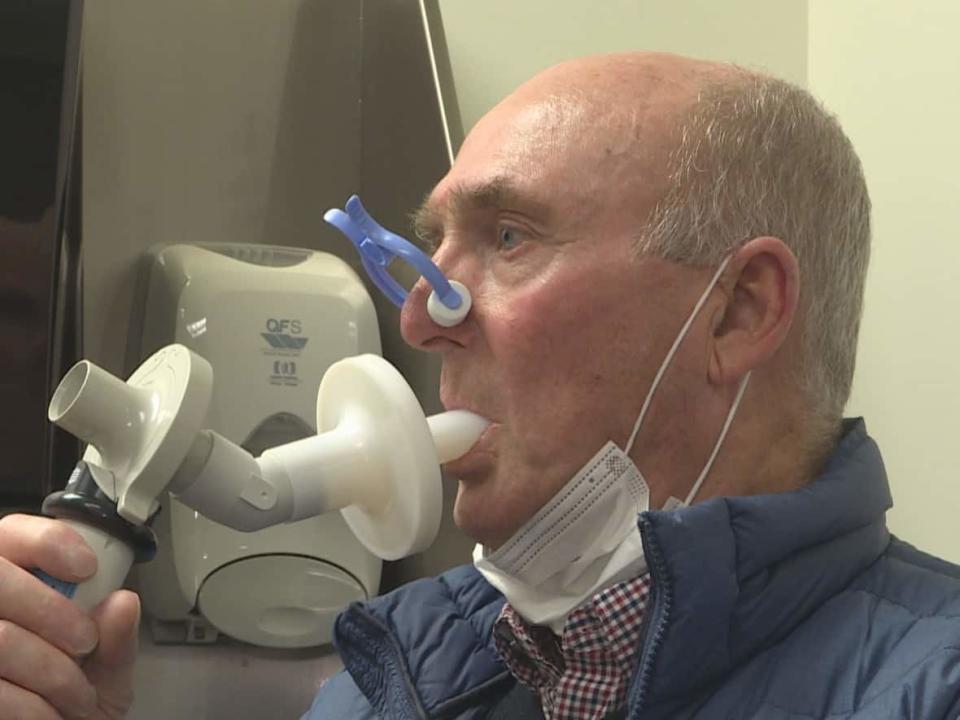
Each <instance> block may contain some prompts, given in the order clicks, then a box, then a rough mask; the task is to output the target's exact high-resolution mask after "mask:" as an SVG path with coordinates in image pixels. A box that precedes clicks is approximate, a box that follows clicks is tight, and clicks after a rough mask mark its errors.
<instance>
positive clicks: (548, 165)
mask: <svg viewBox="0 0 960 720" xmlns="http://www.w3.org/2000/svg"><path fill="white" fill-rule="evenodd" d="M602 125H603V123H598V122H596V118H594V117H591V114H590V113H589V112H586V111H585V110H583V109H582V108H580V107H578V106H576V105H573V104H564V103H562V102H558V101H556V100H555V99H549V98H548V99H544V100H542V101H539V102H524V101H520V100H518V101H515V102H509V101H508V103H507V104H505V105H502V106H500V107H499V108H497V109H496V110H494V111H493V112H492V113H491V114H490V115H488V116H487V117H486V118H485V119H484V120H482V121H481V122H480V124H478V126H477V127H476V128H475V130H474V131H473V132H472V133H471V135H470V137H469V138H468V139H467V141H466V142H465V144H464V146H463V148H462V149H461V151H460V153H459V155H458V157H457V161H456V163H455V165H454V167H453V168H452V169H451V171H450V173H449V174H448V175H447V176H446V177H445V178H444V179H443V180H442V181H441V182H440V183H439V184H438V185H437V187H436V188H435V189H434V191H433V193H432V194H431V195H430V198H429V199H428V201H427V203H426V204H425V206H424V209H423V210H422V211H421V213H420V221H421V225H423V226H424V230H425V231H426V233H427V234H428V235H431V236H433V239H434V240H435V242H437V243H438V248H437V250H436V253H435V255H434V261H435V262H436V263H437V264H438V265H439V266H440V267H441V269H442V270H443V271H444V272H445V273H446V274H447V276H448V277H450V278H452V279H456V280H459V281H460V282H462V283H464V284H465V285H466V286H467V287H468V288H469V289H470V291H471V293H472V295H473V309H472V311H471V313H470V315H469V316H468V317H467V319H466V320H465V321H464V322H463V323H462V324H461V325H459V326H457V327H454V328H442V327H440V326H438V325H435V324H434V323H433V322H432V321H431V320H430V319H429V317H428V316H427V314H426V311H425V300H426V294H427V291H428V290H429V288H428V287H426V286H425V285H424V283H423V281H421V283H420V284H418V285H417V287H416V288H415V289H414V291H413V292H411V294H410V298H409V299H408V301H407V304H406V305H405V306H404V309H403V313H402V330H403V334H404V337H405V338H406V340H407V341H408V342H409V343H411V344H412V345H414V346H415V347H419V348H422V349H424V350H429V351H435V352H439V353H441V354H442V360H443V363H442V373H441V381H440V397H441V400H442V401H443V404H444V406H445V407H447V409H454V408H467V409H469V410H472V411H474V412H476V413H478V414H480V415H483V416H485V417H487V418H489V419H490V420H491V421H492V424H491V425H490V427H489V428H488V430H487V431H486V432H485V434H484V435H483V436H482V437H481V439H480V441H479V442H478V444H477V445H476V446H475V448H474V449H473V450H472V451H471V452H470V453H468V454H467V455H466V456H464V457H463V458H461V459H459V460H457V461H455V462H453V463H451V464H449V465H448V466H447V470H448V471H449V472H450V473H451V474H453V475H454V476H455V477H457V478H458V479H459V480H460V483H459V488H458V494H457V499H456V504H455V508H454V519H455V521H456V523H457V525H458V526H459V527H460V528H461V529H463V530H464V531H465V532H466V533H467V534H468V535H470V536H472V537H473V538H475V539H477V540H479V541H480V542H482V543H484V544H486V545H488V546H490V547H497V546H499V545H500V544H502V543H503V542H504V541H505V540H507V539H508V538H509V537H510V536H511V535H512V534H513V533H514V532H516V530H517V529H518V528H519V527H520V526H521V525H522V524H523V523H524V522H526V521H527V520H528V519H529V518H530V517H531V516H532V515H533V514H535V513H536V512H537V510H538V509H539V508H540V507H541V506H542V505H543V504H544V503H545V502H546V501H547V500H548V499H549V498H550V497H552V496H553V495H554V494H555V493H556V492H557V490H558V489H559V488H561V487H562V486H563V485H564V484H565V483H566V482H567V481H568V480H569V479H570V477H571V476H572V475H573V474H574V473H576V471H577V470H578V469H579V468H580V467H581V465H582V464H583V463H584V462H586V461H587V460H588V459H589V458H590V457H591V456H592V455H593V454H594V453H595V452H596V451H597V450H598V449H599V448H600V447H601V446H602V445H603V444H604V443H605V442H606V441H607V440H614V441H615V442H617V443H618V444H620V445H621V446H622V445H623V443H624V442H625V440H626V438H627V436H628V435H629V432H630V429H631V428H632V425H633V421H634V420H635V418H636V415H637V413H638V411H639V409H640V405H641V403H642V401H643V397H644V395H645V393H646V391H647V388H648V387H649V384H650V382H651V380H652V377H653V374H654V372H655V371H656V368H657V366H658V365H659V363H660V361H661V360H662V358H663V356H664V354H665V353H666V351H667V348H668V347H669V344H670V342H671V341H672V340H673V337H674V336H675V334H676V331H677V329H678V328H679V326H680V324H681V323H682V320H683V316H684V315H685V314H686V312H688V311H689V309H690V302H691V301H690V299H689V298H690V297H691V296H690V294H689V292H687V291H686V288H679V287H678V285H679V284H680V283H678V280H677V277H678V276H677V275H676V273H675V271H674V268H673V267H672V266H671V265H670V264H668V263H665V262H662V261H658V260H653V259H642V260H641V259H637V258H636V257H635V254H634V252H633V249H632V242H633V238H634V237H635V235H636V233H637V231H638V229H639V227H640V224H641V222H642V220H643V218H644V217H645V215H646V213H647V212H648V210H649V209H650V207H651V206H652V203H654V202H655V201H656V198H657V197H658V196H659V193H660V192H661V191H662V184H661V181H660V178H659V177H658V176H657V174H656V173H654V172H645V170H644V168H645V167H646V166H648V165H656V166H659V165H658V164H657V163H656V162H653V153H651V156H650V157H640V158H638V157H637V150H636V147H635V144H631V143H622V144H619V145H618V144H617V141H616V140H615V139H610V138H611V137H613V138H616V137H618V136H620V137H622V136H623V135H624V133H623V132H620V133H619V134H618V133H615V132H614V133H611V128H610V127H604V126H602ZM614 129H616V128H614ZM620 130H622V128H620Z"/></svg>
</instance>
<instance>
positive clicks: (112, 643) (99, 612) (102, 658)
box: [83, 590, 140, 716]
mask: <svg viewBox="0 0 960 720" xmlns="http://www.w3.org/2000/svg"><path fill="white" fill-rule="evenodd" d="M93 617H94V619H95V620H96V622H97V625H98V627H99V632H100V644H99V645H97V649H96V651H95V652H94V653H93V655H91V656H90V657H89V658H87V659H86V660H85V661H84V663H83V670H84V672H86V674H87V678H88V679H89V681H90V682H91V683H92V684H93V686H94V687H95V688H96V691H97V695H98V696H99V703H100V707H101V709H103V710H106V711H108V712H109V713H110V714H111V715H112V716H121V715H123V714H125V713H126V712H127V710H129V708H130V706H131V705H132V704H133V663H134V660H135V659H136V656H137V646H138V644H139V643H138V632H139V627H140V598H139V597H137V595H136V594H135V593H132V592H130V591H129V590H118V591H117V592H115V593H112V594H111V595H109V596H108V597H107V599H106V600H104V601H103V602H102V603H100V605H98V606H97V608H96V609H95V610H94V612H93Z"/></svg>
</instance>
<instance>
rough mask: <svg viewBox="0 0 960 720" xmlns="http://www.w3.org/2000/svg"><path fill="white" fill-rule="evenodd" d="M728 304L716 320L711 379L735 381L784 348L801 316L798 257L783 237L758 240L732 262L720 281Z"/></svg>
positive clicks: (739, 253) (745, 246)
mask: <svg viewBox="0 0 960 720" xmlns="http://www.w3.org/2000/svg"><path fill="white" fill-rule="evenodd" d="M720 286H721V287H722V288H723V289H724V290H725V294H726V296H727V303H726V306H725V307H724V308H722V313H720V314H718V315H717V317H716V324H715V327H714V330H713V348H712V353H711V357H710V367H709V373H710V380H711V382H714V383H717V384H727V383H731V382H735V381H737V380H738V379H739V378H741V377H742V376H743V375H744V374H745V373H746V372H748V371H750V370H754V369H756V368H759V367H761V366H762V365H764V364H765V363H766V362H768V361H769V360H770V358H772V357H773V356H774V354H775V353H776V352H777V350H779V349H780V347H781V346H782V345H783V344H784V342H785V340H786V338H787V335H788V333H789V332H790V327H791V326H792V325H793V319H794V316H795V315H796V312H797V302H798V298H799V294H800V271H799V268H798V267H797V258H796V257H795V256H794V254H793V252H792V251H791V250H790V248H789V247H787V245H786V243H784V242H783V241H782V240H780V239H779V238H775V237H758V238H754V239H753V240H750V241H749V242H747V243H746V244H745V245H743V246H742V247H741V248H740V249H739V250H738V251H737V252H736V253H735V254H734V255H733V257H732V258H731V259H730V264H729V266H728V267H727V269H726V270H725V271H724V273H723V276H722V277H721V279H720Z"/></svg>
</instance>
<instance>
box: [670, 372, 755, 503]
mask: <svg viewBox="0 0 960 720" xmlns="http://www.w3.org/2000/svg"><path fill="white" fill-rule="evenodd" d="M752 372H753V371H752V370H749V371H747V374H746V375H744V376H743V379H742V380H740V387H739V388H737V397H736V398H734V400H733V405H731V406H730V412H728V413H727V419H726V421H724V423H723V430H721V431H720V437H718V438H717V442H716V444H715V445H714V446H713V452H712V453H710V459H709V460H707V464H706V465H704V466H703V470H701V471H700V477H698V478H697V481H696V482H695V483H694V484H693V487H692V488H690V493H689V494H688V495H687V499H686V500H684V502H683V504H684V505H689V504H690V503H692V502H693V499H694V498H695V497H696V496H697V493H698V492H700V486H701V485H703V481H704V480H706V479H707V475H708V474H709V473H710V468H712V467H713V461H714V460H716V459H717V454H718V453H719V452H720V446H721V445H723V439H724V438H725V437H726V436H727V430H729V429H730V425H731V424H732V423H733V418H734V416H735V415H736V414H737V408H739V407H740V401H741V400H742V399H743V394H744V392H746V390H747V383H748V382H750V373H752Z"/></svg>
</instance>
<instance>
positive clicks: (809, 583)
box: [0, 54, 960, 720]
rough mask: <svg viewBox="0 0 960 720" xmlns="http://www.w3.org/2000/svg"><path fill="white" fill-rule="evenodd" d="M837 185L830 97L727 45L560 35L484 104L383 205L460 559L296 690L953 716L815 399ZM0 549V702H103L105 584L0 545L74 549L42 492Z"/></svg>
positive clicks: (764, 713)
mask: <svg viewBox="0 0 960 720" xmlns="http://www.w3.org/2000/svg"><path fill="white" fill-rule="evenodd" d="M869 209H870V206H869V200H868V197H867V192H866V188H865V186H864V181H863V176H862V172H861V168H860V163H859V161H858V159H857V157H856V155H855V154H854V152H853V150H852V148H851V146H850V143H849V142H848V140H847V139H846V138H845V137H844V135H843V133H842V132H841V130H840V128H839V127H838V126H837V124H836V122H835V121H834V120H833V119H832V118H831V117H830V116H829V115H827V114H826V113H825V112H824V111H823V110H822V109H821V108H820V107H819V106H818V104H817V103H816V102H815V101H814V100H812V99H811V98H810V97H809V96H808V95H807V94H806V93H804V92H803V91H801V90H799V89H797V88H794V87H792V86H790V85H788V84H786V83H784V82H781V81H778V80H774V79H771V78H767V77H764V76H760V75H756V74H753V73H748V72H745V71H742V70H740V69H736V68H732V67H727V66H721V65H715V64H710V63H704V62H699V61H693V60H688V59H684V58H679V57H675V56H668V55H659V54H629V55H612V56H604V57H596V58H587V59H583V60H578V61H574V62H569V63H565V64H563V65H560V66H557V67H555V68H553V69H551V70H548V71H546V72H545V73H543V74H541V75H539V76H537V77H536V78H534V79H533V80H531V81H530V82H528V83H527V84H525V85H523V86H522V87H521V88H520V89H519V90H517V91H516V92H515V93H514V94H513V95H511V96H510V97H508V98H507V99H506V100H505V101H503V102H502V103H501V104H500V105H498V106H497V107H496V108H495V109H494V110H493V111H491V112H490V113H489V114H488V115H487V116H486V117H484V118H483V119H482V120H481V121H480V122H479V123H478V124H477V126H476V127H475V128H474V130H473V131H472V133H471V134H470V136H469V138H468V139H467V140H466V142H465V143H464V145H463V148H462V149H461V151H460V153H459V155H458V157H457V161H456V163H455V165H454V167H453V169H452V170H451V171H450V173H449V174H448V175H447V176H446V177H445V178H444V179H443V180H442V181H441V182H440V184H439V185H438V186H437V187H436V189H435V190H434V191H433V193H431V195H430V197H429V198H428V200H427V201H426V203H425V204H424V206H423V208H422V209H421V210H420V211H419V213H418V215H417V224H418V228H419V230H420V231H421V234H422V235H424V237H425V239H426V240H427V241H428V242H431V243H433V244H434V247H435V256H434V257H435V260H436V262H437V263H438V264H439V265H440V266H441V268H442V269H443V270H444V271H445V272H446V273H447V275H448V276H450V277H451V278H454V279H457V280H459V281H460V282H462V283H464V284H465V285H466V286H467V287H469V288H470V290H471V292H472V295H473V309H472V310H471V312H470V314H469V315H468V316H467V318H466V321H465V322H463V323H462V324H460V325H458V326H455V327H453V328H444V327H440V326H438V325H436V324H434V323H433V322H432V321H431V320H430V318H429V315H428V314H427V313H426V311H425V300H426V291H425V288H424V287H423V286H421V285H418V286H417V287H416V288H415V289H414V290H413V291H412V292H411V294H410V297H409V299H408V301H407V304H406V305H405V307H404V309H403V313H402V318H401V321H402V329H403V333H404V336H405V337H406V339H407V341H408V342H410V343H411V344H412V345H414V346H416V347H418V348H421V349H423V350H425V351H429V352H437V353H440V354H441V355H442V358H443V372H442V379H441V396H442V399H443V401H444V404H445V405H446V406H447V407H449V408H454V407H465V408H469V409H471V410H473V411H475V412H478V413H480V414H482V415H484V416H486V417H488V418H490V419H491V421H492V423H491V426H490V427H489V429H488V430H487V431H486V432H485V434H484V435H483V437H481V439H480V440H479V441H478V443H477V445H476V446H475V447H474V448H473V449H472V451H471V452H470V453H469V454H468V455H466V456H465V457H463V458H461V459H460V460H458V461H456V462H455V463H453V464H452V465H451V466H450V467H449V468H448V470H449V471H450V472H451V473H452V474H454V475H455V476H456V477H458V478H459V480H460V483H459V489H458V494H457V500H456V506H455V510H454V513H455V519H456V522H457V524H458V525H459V526H460V527H461V528H462V529H463V530H464V531H465V532H466V533H468V534H469V535H470V536H472V537H473V538H475V539H476V540H477V541H478V546H477V550H476V551H475V554H474V564H473V565H472V566H467V567H464V568H459V569H456V570H453V571H450V572H448V573H446V574H445V575H443V576H441V577H440V578H437V579H432V580H421V581H417V582H415V583H412V584H410V585H408V586H406V587H403V588H400V589H399V590H397V591H395V592H393V593H391V594H389V595H386V596H384V597H381V598H378V599H376V600H374V601H373V602H370V603H366V604H358V605H355V606H352V607H351V608H349V609H348V610H347V611H346V612H345V613H344V614H342V615H341V617H340V619H339V620H338V624H337V644H338V648H339V650H340V652H341V655H342V657H343V659H344V663H345V665H346V671H345V672H344V673H341V674H339V675H337V676H336V677H334V678H333V679H331V680H330V681H329V682H328V683H327V684H326V685H325V686H324V687H323V688H322V689H321V691H320V693H319V695H318V696H317V699H316V702H315V703H314V706H313V708H312V709H311V710H310V712H309V713H308V715H307V716H306V717H308V718H310V719H311V720H319V719H321V718H384V719H386V718H465V719H466V718H469V719H471V720H480V718H526V717H541V716H542V717H546V718H555V719H560V718H578V719H581V718H582V719H590V718H636V719H640V718H701V719H704V720H712V719H727V718H757V719H764V720H772V719H784V720H785V719H787V718H790V719H791V720H796V719H799V718H826V717H829V718H944V719H946V718H950V719H953V718H957V717H958V716H960V619H958V618H960V569H958V568H957V567H954V566H952V565H949V564H947V563H945V562H943V561H940V560H937V559H935V558H932V557H930V556H927V555H924V554H923V553H921V552H919V551H917V550H914V549H913V548H911V547H910V546H908V545H906V544H904V543H902V542H900V541H898V540H895V539H892V538H891V537H890V535H889V533H888V531H887V529H886V525H885V522H884V514H885V511H886V509H887V508H888V507H889V505H890V497H889V491H888V487H887V483H886V479H885V475H884V470H883V464H882V461H881V459H880V454H879V451H878V449H877V447H876V445H875V444H874V442H873V441H872V440H871V439H870V438H869V436H868V435H867V433H866V429H865V427H864V424H863V422H862V421H846V422H845V421H843V420H842V419H841V412H842V409H843V406H844V403H845V402H846V399H847V395H848V393H849V389H850V383H851V378H852V375H853V368H854V352H855V347H856V340H857V329H858V325H859V321H860V313H861V297H862V292H863V283H864V274H865V270H866V265H867V257H868V251H869ZM878 391H879V389H878ZM0 553H2V555H4V556H5V557H6V558H7V560H6V561H5V562H3V566H2V568H0V569H2V575H0V615H2V616H3V617H4V618H6V621H5V622H4V624H3V627H2V632H0V676H2V677H3V678H4V680H3V686H2V690H3V692H0V704H2V707H4V708H7V709H6V710H4V711H3V712H2V713H0V714H3V716H4V717H37V718H40V717H55V715H54V714H53V713H54V708H56V709H58V710H60V712H61V713H63V714H64V715H66V716H69V715H68V713H67V711H68V710H69V709H70V708H80V707H83V708H95V707H98V708H99V709H98V710H96V711H95V715H94V716H95V717H100V718H115V717H119V716H121V715H122V713H123V709H124V708H125V707H127V706H128V704H129V695H130V694H129V662H130V660H131V658H132V656H133V638H134V632H133V625H134V622H135V620H136V617H137V605H136V602H135V598H134V597H133V596H131V595H130V594H128V593H119V594H116V595H114V596H112V597H111V598H109V599H108V600H107V601H106V602H105V604H104V605H103V606H101V608H99V610H98V611H97V614H96V616H95V617H94V618H89V617H86V616H84V615H82V614H81V613H80V612H79V611H78V610H77V609H76V608H73V607H72V606H71V605H70V603H68V602H67V601H65V600H62V599H61V598H58V597H56V596H55V595H54V594H53V593H52V592H51V591H49V590H48V589H46V588H45V587H43V586H42V585H41V584H40V583H39V582H37V581H35V580H34V579H33V578H31V577H29V576H28V575H27V574H26V573H25V572H23V571H22V570H20V567H23V566H39V567H41V568H43V569H45V570H47V571H48V572H50V573H51V574H54V575H61V576H65V577H67V578H71V577H73V578H77V577H82V576H85V575H87V574H89V573H90V572H91V571H92V558H91V557H90V556H89V554H88V553H86V552H85V550H84V549H83V548H82V547H81V546H79V545H78V544H77V539H76V538H74V537H72V536H71V534H70V533H69V532H68V531H67V530H66V529H63V528H60V527H58V526H55V525H54V524H52V523H49V522H47V521H44V520H41V519H36V518H23V517H17V518H13V519H8V520H7V521H5V522H4V523H3V526H2V532H0ZM98 637H99V645H97V642H98ZM95 645H96V646H97V649H96V651H95V652H94V653H93V654H92V655H91V656H90V657H89V658H88V659H87V660H86V661H85V663H84V664H83V665H82V667H78V666H76V665H75V664H74V663H73V661H72V660H71V659H70V657H69V656H71V655H72V656H77V655H83V654H84V653H85V652H88V651H90V650H92V649H93V648H94V646H95ZM44 713H46V714H44Z"/></svg>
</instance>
